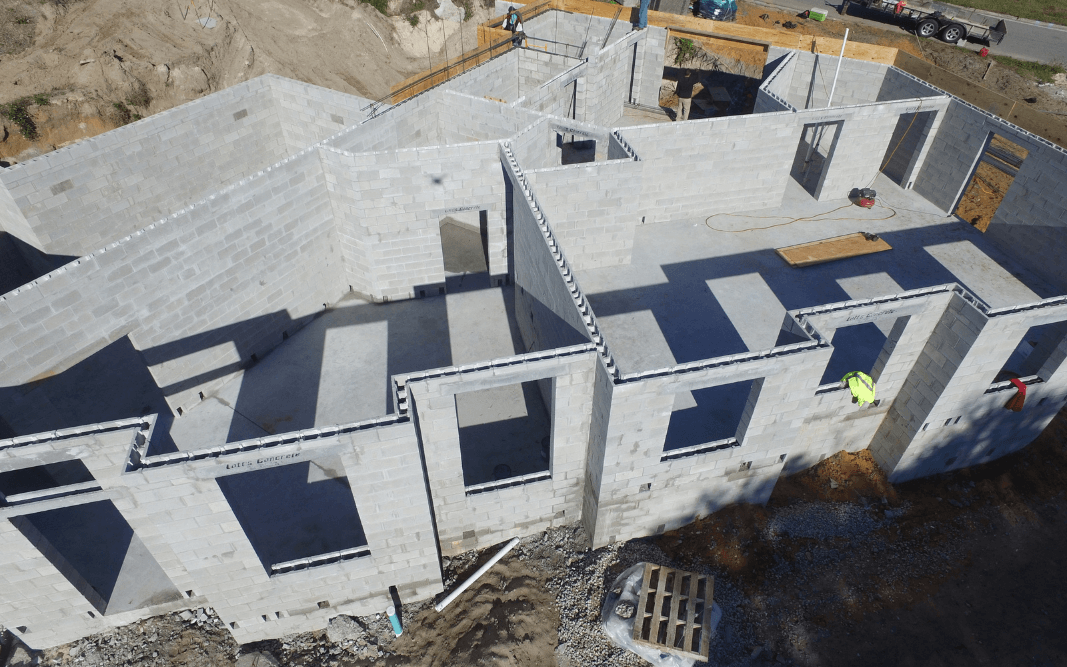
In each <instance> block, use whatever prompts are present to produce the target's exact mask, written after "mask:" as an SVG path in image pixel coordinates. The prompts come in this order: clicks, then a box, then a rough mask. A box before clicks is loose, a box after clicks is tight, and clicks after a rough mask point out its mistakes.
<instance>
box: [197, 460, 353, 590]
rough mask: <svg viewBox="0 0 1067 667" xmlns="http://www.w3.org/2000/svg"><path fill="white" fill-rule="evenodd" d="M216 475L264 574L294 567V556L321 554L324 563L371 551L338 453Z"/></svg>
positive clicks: (301, 558)
mask: <svg viewBox="0 0 1067 667" xmlns="http://www.w3.org/2000/svg"><path fill="white" fill-rule="evenodd" d="M216 481H217V482H218V485H219V488H220V489H221V490H222V493H223V495H224V496H226V500H227V501H228V502H229V504H230V508H231V509H232V510H233V513H234V515H235V516H236V517H237V520H238V521H239V522H240V524H241V528H242V529H243V530H244V532H245V535H246V536H247V537H248V541H249V542H250V543H251V544H252V548H253V549H254V550H255V552H256V555H257V556H258V557H259V560H260V562H261V563H262V565H263V569H264V570H266V572H267V573H268V574H271V575H274V574H280V573H282V572H283V571H287V570H290V569H294V567H293V566H292V565H291V564H292V563H293V561H301V560H303V559H311V560H312V561H313V562H312V563H311V564H316V563H315V562H314V561H316V560H317V559H318V557H324V558H323V562H322V563H321V564H326V563H327V562H333V561H334V560H337V559H342V558H344V557H358V556H364V555H367V554H369V553H370V552H369V550H368V549H366V547H367V536H366V534H365V533H364V531H363V523H362V521H361V520H360V517H359V511H358V510H357V509H356V502H355V498H354V497H353V496H352V488H351V486H350V485H349V482H348V478H347V476H346V475H345V471H344V467H343V465H342V463H341V460H340V458H339V457H328V458H323V459H316V460H314V461H308V462H305V463H294V464H290V465H284V466H279V467H275V468H264V469H262V470H253V471H250V472H243V473H237V474H234V475H227V476H225V477H219V478H218V479H217V480H216Z"/></svg>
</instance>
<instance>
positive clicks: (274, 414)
mask: <svg viewBox="0 0 1067 667" xmlns="http://www.w3.org/2000/svg"><path fill="white" fill-rule="evenodd" d="M465 278H471V276H470V275H468V276H465ZM513 299H514V292H513V288H512V287H510V286H505V287H498V288H486V289H476V290H472V291H466V292H461V293H458V294H448V295H446V296H439V297H429V298H426V299H412V300H407V301H394V302H390V303H385V304H375V303H369V302H366V301H363V300H361V299H351V300H348V301H345V302H342V303H341V304H339V305H338V306H337V307H335V308H334V309H333V310H330V311H328V312H326V313H324V314H323V315H322V316H320V317H318V318H316V319H315V320H314V321H312V322H311V323H310V324H308V325H307V326H306V327H304V328H303V329H301V330H300V331H298V332H297V333H296V334H294V335H293V336H291V337H290V338H289V339H288V340H287V341H285V342H284V343H282V344H281V345H280V346H278V347H277V348H275V349H274V351H272V352H271V353H270V354H268V355H266V356H265V357H264V358H263V359H261V360H260V361H259V362H258V363H256V364H255V365H254V366H252V367H250V368H248V369H246V370H245V371H243V372H242V373H240V374H239V375H238V376H237V377H235V378H234V379H233V380H231V381H230V382H228V383H227V384H226V385H225V386H223V387H222V389H220V390H219V391H217V392H215V393H214V394H212V395H209V396H207V397H206V398H205V400H204V401H203V402H202V403H200V405H198V406H196V407H195V408H193V409H191V410H189V411H188V412H186V413H185V415H183V416H182V417H180V418H178V419H176V420H175V423H174V425H173V427H172V428H171V431H170V434H171V437H172V438H173V440H174V442H175V444H176V446H177V448H178V449H181V450H186V449H199V448H203V447H209V446H213V445H215V444H219V443H222V442H237V441H241V440H247V439H250V438H258V437H263V436H264V435H268V434H272V433H282V432H287V431H295V430H300V429H304V428H312V427H314V426H323V425H328V424H346V423H351V422H357V421H363V420H366V419H373V418H375V417H383V416H385V415H388V414H391V413H392V412H393V411H394V407H393V405H392V393H391V391H390V384H389V378H390V377H391V376H392V375H395V374H401V373H411V372H417V371H424V370H430V369H433V368H440V367H444V366H451V365H454V364H466V363H473V362H476V361H483V360H488V359H494V358H497V357H507V356H512V355H514V354H518V353H521V352H522V351H523V350H522V343H521V338H520V336H519V332H518V328H517V325H516V323H515V319H514V317H513V315H512V305H511V304H512V300H513ZM512 398H513V399H514V401H516V402H517V403H518V404H521V403H522V397H521V396H518V397H512Z"/></svg>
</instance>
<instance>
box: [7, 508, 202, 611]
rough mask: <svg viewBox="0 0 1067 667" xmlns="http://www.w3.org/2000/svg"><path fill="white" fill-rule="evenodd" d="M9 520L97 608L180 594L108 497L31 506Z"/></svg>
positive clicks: (157, 600)
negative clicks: (56, 506) (35, 508)
mask: <svg viewBox="0 0 1067 667" xmlns="http://www.w3.org/2000/svg"><path fill="white" fill-rule="evenodd" d="M12 522H13V523H14V524H15V526H16V527H17V528H18V529H19V531H21V532H22V534H23V535H25V536H26V538H27V539H28V540H29V541H30V542H31V543H33V544H34V546H36V547H37V548H38V549H39V550H40V551H41V553H42V554H44V556H45V557H46V558H47V559H48V560H49V562H51V563H52V565H53V566H54V567H55V568H56V569H57V570H59V571H60V572H61V573H62V574H63V575H64V576H65V577H66V578H67V580H68V581H70V583H71V584H72V585H73V586H74V587H75V588H77V589H78V590H79V591H80V592H81V593H82V595H84V596H85V598H86V599H87V600H88V601H89V602H90V603H91V604H92V605H93V606H94V607H96V609H97V611H99V612H100V613H101V614H113V613H119V612H123V611H130V610H133V609H140V608H142V607H146V606H150V605H155V604H162V603H164V602H170V601H172V600H179V599H181V597H182V596H181V593H179V592H178V590H177V589H176V588H175V587H174V584H173V583H172V582H171V581H170V579H169V578H168V577H167V575H166V573H164V572H163V570H162V568H160V566H159V563H157V562H156V561H155V559H154V558H153V557H152V555H151V554H150V553H149V552H148V550H147V549H146V548H145V546H144V545H143V544H142V543H141V541H140V539H138V538H137V537H136V536H135V535H134V534H133V529H132V528H131V527H130V525H129V524H128V523H127V522H126V519H124V518H123V517H122V514H120V513H119V511H118V509H116V508H115V506H114V505H113V504H112V503H111V501H106V500H105V501H100V502H95V503H87V504H84V505H75V506H73V507H64V508H61V509H55V510H49V511H47V512H37V513H35V514H29V515H25V516H20V517H17V518H15V519H13V520H12Z"/></svg>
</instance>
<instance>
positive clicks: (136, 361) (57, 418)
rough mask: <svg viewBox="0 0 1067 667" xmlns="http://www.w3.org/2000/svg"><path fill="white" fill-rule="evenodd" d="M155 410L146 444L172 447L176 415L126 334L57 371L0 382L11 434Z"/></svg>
mask: <svg viewBox="0 0 1067 667" xmlns="http://www.w3.org/2000/svg"><path fill="white" fill-rule="evenodd" d="M153 413H154V414H157V415H159V416H158V418H157V421H156V427H155V429H154V431H153V434H152V442H151V443H150V445H149V446H150V447H151V448H152V449H153V451H156V452H158V451H174V443H173V442H172V441H171V440H170V435H169V431H170V425H171V423H172V422H173V421H174V417H173V414H172V413H171V411H170V408H169V407H168V406H167V401H166V397H165V394H164V393H163V392H162V391H161V390H160V388H159V387H158V386H157V385H156V381H155V379H154V378H153V377H152V374H151V373H149V372H148V368H147V367H146V366H145V362H144V358H143V357H142V356H141V353H140V352H138V351H137V349H136V348H134V346H133V343H131V342H130V339H129V337H125V336H124V337H123V338H120V339H119V340H117V341H115V342H114V343H112V344H111V345H108V346H107V347H105V348H104V349H102V350H100V351H99V352H96V353H95V354H93V355H91V356H89V357H87V358H86V359H84V360H82V361H80V362H78V363H77V364H75V365H74V366H72V367H71V368H68V369H67V370H65V371H63V372H62V373H59V374H58V375H53V376H52V377H50V378H47V379H45V380H40V381H37V382H30V383H27V384H24V385H21V386H17V387H0V420H2V421H4V422H6V423H7V425H8V427H9V428H10V435H9V437H14V436H16V435H28V434H30V433H41V432H44V431H52V430H55V429H60V428H71V427H75V426H83V425H86V424H96V423H99V422H105V421H112V420H117V419H128V418H133V417H143V416H144V415H148V414H153ZM2 436H3V434H2V433H0V437H2Z"/></svg>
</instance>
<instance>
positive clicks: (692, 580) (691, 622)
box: [682, 575, 700, 651]
mask: <svg viewBox="0 0 1067 667" xmlns="http://www.w3.org/2000/svg"><path fill="white" fill-rule="evenodd" d="M699 580H700V577H698V576H696V575H692V576H690V577H689V590H688V591H686V595H687V596H688V599H687V600H686V601H685V621H686V623H685V638H684V639H683V640H682V648H684V649H685V650H686V651H692V650H693V630H695V629H696V628H698V627H699V626H698V625H697V624H696V611H697V581H699Z"/></svg>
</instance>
